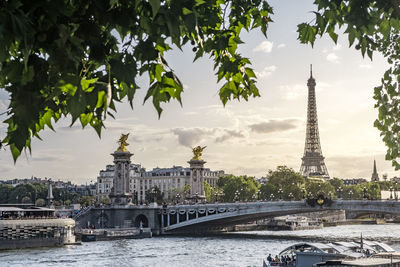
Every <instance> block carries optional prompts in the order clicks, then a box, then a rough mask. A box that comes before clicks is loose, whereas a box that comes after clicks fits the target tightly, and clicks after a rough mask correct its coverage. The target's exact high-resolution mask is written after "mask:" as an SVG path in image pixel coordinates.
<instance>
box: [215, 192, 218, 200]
mask: <svg viewBox="0 0 400 267" xmlns="http://www.w3.org/2000/svg"><path fill="white" fill-rule="evenodd" d="M217 202H218V191H216V192H215V203H217Z"/></svg>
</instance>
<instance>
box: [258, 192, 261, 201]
mask: <svg viewBox="0 0 400 267" xmlns="http://www.w3.org/2000/svg"><path fill="white" fill-rule="evenodd" d="M260 193H261V190H260V189H258V190H257V200H258V201H260Z"/></svg>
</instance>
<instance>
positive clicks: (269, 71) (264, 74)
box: [255, 65, 276, 78]
mask: <svg viewBox="0 0 400 267" xmlns="http://www.w3.org/2000/svg"><path fill="white" fill-rule="evenodd" d="M275 70H276V66H275V65H272V66H267V67H265V68H264V69H263V70H262V71H260V72H258V71H255V73H256V75H257V77H259V78H264V77H268V76H270V75H271V74H272V73H273V72H274V71H275Z"/></svg>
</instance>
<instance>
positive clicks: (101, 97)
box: [96, 91, 106, 108]
mask: <svg viewBox="0 0 400 267" xmlns="http://www.w3.org/2000/svg"><path fill="white" fill-rule="evenodd" d="M105 101H106V92H105V91H99V92H98V93H97V104H96V108H100V107H101V106H103V104H104V103H105Z"/></svg>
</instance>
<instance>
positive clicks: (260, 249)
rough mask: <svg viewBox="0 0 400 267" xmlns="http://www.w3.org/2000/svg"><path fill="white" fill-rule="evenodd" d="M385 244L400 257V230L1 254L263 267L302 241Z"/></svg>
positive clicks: (0, 262) (21, 259)
mask: <svg viewBox="0 0 400 267" xmlns="http://www.w3.org/2000/svg"><path fill="white" fill-rule="evenodd" d="M361 232H362V235H363V238H364V239H368V240H383V241H385V242H387V243H389V244H390V245H391V246H392V247H393V248H395V249H397V250H399V251H400V225H389V224H386V225H349V226H338V227H329V228H323V229H315V230H301V231H291V232H285V231H254V232H240V233H238V232H237V233H228V234H223V235H215V236H206V237H187V236H175V237H154V238H149V239H132V240H116V241H103V242H93V243H83V244H82V245H81V246H67V247H62V248H45V249H29V250H13V251H5V252H0V266H1V267H2V266H24V267H26V266H28V265H29V266H52V267H54V266H85V267H86V266H87V267H89V266H120V267H123V266H157V267H164V266H173V267H180V266H182V267H191V266H210V267H211V266H262V260H263V259H264V258H265V257H266V255H267V253H271V254H273V255H275V254H277V253H279V252H280V251H281V250H282V249H284V248H286V247H288V246H290V245H291V244H293V243H295V242H299V240H302V239H305V240H308V241H316V240H318V241H332V240H349V239H358V238H360V234H361Z"/></svg>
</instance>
